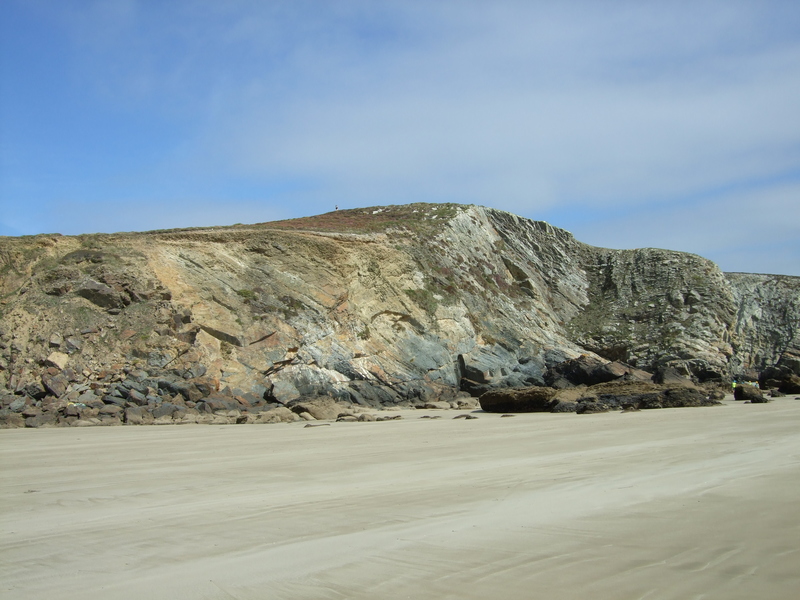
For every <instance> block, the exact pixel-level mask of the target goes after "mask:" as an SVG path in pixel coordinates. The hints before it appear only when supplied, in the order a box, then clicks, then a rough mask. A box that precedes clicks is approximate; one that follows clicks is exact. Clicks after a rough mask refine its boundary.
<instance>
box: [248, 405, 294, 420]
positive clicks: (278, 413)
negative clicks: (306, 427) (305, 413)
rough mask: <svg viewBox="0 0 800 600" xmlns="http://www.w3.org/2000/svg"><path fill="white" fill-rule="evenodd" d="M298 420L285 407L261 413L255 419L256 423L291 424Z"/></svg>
mask: <svg viewBox="0 0 800 600" xmlns="http://www.w3.org/2000/svg"><path fill="white" fill-rule="evenodd" d="M299 420H300V417H299V416H298V415H297V414H296V413H294V412H292V411H291V410H289V409H288V408H286V407H285V406H278V407H276V408H273V409H271V410H266V411H264V412H261V413H259V414H258V416H257V418H256V422H257V423H292V422H294V421H299Z"/></svg>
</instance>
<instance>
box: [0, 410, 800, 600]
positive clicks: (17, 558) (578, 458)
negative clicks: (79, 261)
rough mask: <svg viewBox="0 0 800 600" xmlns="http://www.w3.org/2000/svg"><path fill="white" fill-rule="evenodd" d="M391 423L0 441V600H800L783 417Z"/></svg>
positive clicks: (795, 492)
mask: <svg viewBox="0 0 800 600" xmlns="http://www.w3.org/2000/svg"><path fill="white" fill-rule="evenodd" d="M402 414H403V416H404V418H403V419H402V420H397V421H387V422H371V423H332V424H331V425H329V426H319V427H308V428H307V427H305V426H304V425H305V423H293V424H282V425H230V426H194V425H186V426H163V427H155V426H151V427H96V428H80V429H39V430H3V431H0V458H1V459H2V474H1V477H2V480H1V483H2V486H0V532H2V533H1V535H0V590H2V591H1V592H0V597H2V598H8V599H18V598H19V599H23V598H36V599H44V598H48V599H65V600H66V599H76V600H77V599H80V600H92V599H101V598H102V599H108V598H115V599H119V598H124V599H127V598H130V599H134V598H135V599H137V600H139V599H142V598H148V599H165V600H166V599H171V600H174V599H177V598H191V599H208V600H212V599H213V600H217V599H219V600H222V599H230V598H236V599H239V600H246V599H247V600H249V599H267V598H269V599H289V598H292V599H296V598H325V599H345V598H364V599H367V598H369V599H376V598H378V599H395V598H414V599H419V598H431V599H433V598H436V599H445V598H447V599H465V598H475V599H478V598H481V599H482V598H504V599H523V598H524V599H530V598H550V599H561V598H575V599H578V598H581V599H583V598H594V599H598V598H607V599H615V600H619V599H643V598H647V599H648V600H653V599H681V600H684V599H687V598H703V599H712V598H718V599H725V600H730V599H735V598H742V599H744V598H747V599H752V598H759V599H762V600H763V599H766V598H774V599H789V598H796V597H797V594H798V590H800V509H798V497H800V401H798V400H795V399H794V398H793V397H789V398H781V399H777V400H776V401H774V402H772V403H769V404H752V405H751V404H742V403H735V402H732V401H726V402H725V403H724V404H723V405H722V406H717V407H710V408H682V409H665V410H653V411H639V412H631V413H619V412H615V413H605V414H595V415H575V414H544V413H543V414H520V415H517V416H515V417H513V418H502V417H501V416H500V415H494V414H485V413H473V414H475V415H477V416H478V417H479V418H478V419H474V420H465V419H456V420H454V419H453V417H454V416H456V415H457V414H460V413H459V412H458V411H439V412H436V411H404V412H402ZM423 414H430V415H433V414H438V415H440V416H441V417H442V418H441V419H421V418H420V417H421V416H422V415H423Z"/></svg>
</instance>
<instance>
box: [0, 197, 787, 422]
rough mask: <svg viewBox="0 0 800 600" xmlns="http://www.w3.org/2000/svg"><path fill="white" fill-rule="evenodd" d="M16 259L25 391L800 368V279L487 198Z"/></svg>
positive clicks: (374, 387)
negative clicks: (592, 235) (600, 370)
mask: <svg viewBox="0 0 800 600" xmlns="http://www.w3.org/2000/svg"><path fill="white" fill-rule="evenodd" d="M0 274H2V279H0V295H2V299H1V300H0V390H2V392H1V393H0V396H2V398H5V400H2V403H3V406H4V407H5V408H3V410H9V407H10V405H11V403H13V402H17V403H19V401H20V400H23V401H24V402H25V403H26V406H28V405H29V404H32V406H33V407H34V408H40V409H41V408H42V405H43V404H48V403H51V404H52V403H54V402H55V403H62V404H64V403H66V404H69V403H70V402H71V403H73V404H75V402H76V400H77V399H78V398H79V397H80V396H81V395H82V394H85V393H87V392H89V391H91V392H92V393H93V394H95V395H99V397H100V399H101V401H103V404H104V406H108V405H113V404H114V402H113V401H109V402H105V401H104V400H103V399H104V398H106V397H112V398H113V397H115V396H114V392H112V391H111V390H112V386H116V388H114V389H116V390H117V392H118V393H119V394H122V396H123V397H124V396H125V391H121V390H120V387H121V388H123V390H125V389H127V390H128V391H130V390H135V391H136V393H137V394H141V395H142V396H143V397H144V399H145V401H144V404H143V405H141V406H144V405H147V406H150V407H151V409H150V411H149V412H152V406H160V405H163V404H173V403H172V402H171V400H173V399H174V398H175V396H176V395H179V396H181V398H183V400H184V402H193V403H195V404H196V403H197V402H206V400H205V399H207V398H213V397H214V395H215V394H216V395H223V396H225V398H228V399H230V398H243V399H245V400H246V402H248V403H250V404H251V405H253V404H255V406H256V408H257V407H258V406H259V403H263V405H264V406H270V407H272V408H275V407H283V406H286V405H290V404H291V403H292V402H295V401H299V400H302V399H304V398H309V397H322V396H324V397H329V398H333V399H336V400H337V401H339V402H343V403H350V404H352V405H354V406H362V407H379V406H387V405H396V404H402V403H405V404H413V403H418V402H423V403H424V402H434V401H445V402H451V401H455V400H456V395H457V394H458V393H459V392H460V391H466V392H468V393H470V394H471V395H473V396H478V395H480V394H482V393H484V392H486V391H490V390H493V389H497V388H503V387H525V386H544V385H545V384H546V381H545V374H546V373H547V370H548V369H549V368H551V367H553V366H555V365H557V364H560V363H563V362H564V361H567V360H569V359H574V358H576V357H579V356H581V355H584V354H586V355H589V356H592V357H595V358H596V359H598V360H601V359H602V360H603V361H604V362H607V361H621V363H625V364H627V365H629V366H630V368H635V369H639V370H645V371H649V372H654V373H657V372H661V373H664V372H673V373H677V374H678V376H682V377H690V378H694V379H695V380H697V381H713V380H718V381H721V380H725V379H726V378H729V377H730V376H731V375H736V374H738V373H739V372H741V371H744V370H753V371H755V372H756V376H757V375H758V373H759V372H762V371H764V370H765V369H767V368H769V367H773V366H776V365H778V366H780V367H781V368H782V369H783V371H781V372H782V373H784V375H785V374H787V373H789V374H794V375H800V368H798V367H800V362H798V361H795V358H796V356H797V353H794V354H793V352H795V351H794V350H793V348H795V349H796V348H797V339H798V329H799V328H798V314H800V279H798V278H792V277H777V276H752V275H742V274H727V275H726V274H723V273H721V272H720V271H719V269H718V268H717V267H716V265H714V264H713V263H711V262H710V261H707V260H705V259H703V258H700V257H697V256H694V255H689V254H684V253H679V252H671V251H667V250H655V249H641V250H624V251H617V250H607V249H601V248H594V247H591V246H587V245H585V244H582V243H580V242H578V241H577V240H575V239H574V238H573V236H572V235H571V234H569V233H568V232H566V231H564V230H561V229H557V228H555V227H552V226H551V225H549V224H547V223H543V222H536V221H530V220H527V219H523V218H520V217H517V216H515V215H512V214H509V213H505V212H502V211H497V210H492V209H487V208H482V207H476V206H461V205H425V204H416V205H407V206H396V207H379V208H372V209H357V210H349V211H337V212H335V213H329V214H326V215H320V216H318V217H310V218H306V219H296V220H291V221H283V222H275V223H264V224H259V225H252V226H234V227H214V228H205V229H186V230H169V231H155V232H147V233H127V234H109V235H103V234H95V235H84V236H75V237H68V236H60V235H38V236H30V237H23V238H0ZM793 357H795V358H793ZM793 361H794V362H793ZM137 378H139V379H140V380H141V381H136V380H137ZM131 381H133V382H136V383H138V384H140V386H139V388H141V389H139V388H136V387H135V386H132V385H131V384H130V383H125V382H131ZM162 382H173V383H174V382H183V383H184V384H186V385H188V386H194V388H195V389H197V390H199V392H193V394H194V395H195V396H197V394H198V393H199V394H200V396H199V397H196V398H191V397H190V398H187V394H184V393H183V392H180V391H178V392H175V391H174V389H171V388H170V386H171V385H172V383H169V385H168V384H166V383H163V384H162ZM126 386H127V387H126ZM129 395H130V394H129ZM190 395H191V394H190ZM148 396H149V398H148ZM137 398H138V396H137ZM225 398H222V400H225ZM125 400H126V402H131V400H130V398H129V397H125ZM139 401H140V402H142V400H141V399H139ZM133 402H134V403H135V402H136V401H133ZM236 402H237V403H238V406H239V408H230V409H229V410H240V408H241V406H242V403H241V402H240V401H239V400H237V401H236ZM78 404H86V403H85V402H78ZM87 406H88V405H87ZM127 408H129V407H126V408H124V409H123V410H127ZM188 408H192V409H195V408H196V406H195V407H191V406H190V407H188ZM100 410H101V409H100V408H98V411H100ZM109 410H111V411H113V409H106V412H108V411H109ZM165 410H172V409H170V408H169V407H167V408H166V409H165ZM218 410H222V409H221V408H220V409H218ZM31 411H32V409H30V410H29V412H31ZM32 412H35V411H32ZM45 412H46V411H45ZM133 412H134V413H135V411H133ZM146 412H147V411H146ZM175 412H176V411H174V410H173V412H172V413H171V414H172V415H173V420H174V414H175ZM177 412H178V413H179V412H180V409H179V410H178V411H177ZM262 412H263V411H262ZM14 414H20V413H14ZM98 414H100V413H99V412H98ZM190 414H191V413H190ZM209 414H214V410H212V412H211V413H209ZM294 414H296V413H294ZM32 416H35V415H32ZM123 416H124V412H123ZM218 416H219V415H218ZM25 418H28V417H25ZM92 418H99V417H98V416H94V417H92ZM78 420H80V419H78ZM123 420H124V418H123ZM134 420H135V417H134Z"/></svg>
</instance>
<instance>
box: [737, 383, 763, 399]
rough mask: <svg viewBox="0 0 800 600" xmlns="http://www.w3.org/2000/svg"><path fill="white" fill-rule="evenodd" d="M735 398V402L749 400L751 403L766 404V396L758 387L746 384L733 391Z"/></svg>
mask: <svg viewBox="0 0 800 600" xmlns="http://www.w3.org/2000/svg"><path fill="white" fill-rule="evenodd" d="M733 398H734V400H749V401H750V402H766V400H765V399H764V394H763V393H762V392H761V390H760V389H759V388H758V387H756V386H754V385H749V384H746V383H740V384H739V385H737V386H736V388H735V389H734V390H733Z"/></svg>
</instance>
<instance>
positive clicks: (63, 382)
mask: <svg viewBox="0 0 800 600" xmlns="http://www.w3.org/2000/svg"><path fill="white" fill-rule="evenodd" d="M42 384H43V385H44V387H45V388H46V389H47V391H48V392H50V393H51V394H53V396H55V397H56V398H59V397H61V396H63V395H64V394H65V393H66V392H67V388H68V387H69V379H68V378H67V377H66V376H64V375H63V374H61V373H59V374H58V375H49V374H47V373H44V374H43V375H42Z"/></svg>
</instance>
